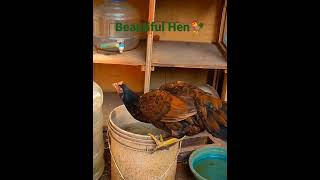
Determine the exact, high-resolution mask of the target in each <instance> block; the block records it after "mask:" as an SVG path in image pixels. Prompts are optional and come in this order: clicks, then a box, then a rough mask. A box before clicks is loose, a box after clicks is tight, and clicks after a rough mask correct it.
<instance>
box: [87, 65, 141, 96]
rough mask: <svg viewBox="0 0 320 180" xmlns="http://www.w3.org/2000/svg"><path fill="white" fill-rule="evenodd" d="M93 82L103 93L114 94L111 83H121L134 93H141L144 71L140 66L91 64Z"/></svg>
mask: <svg viewBox="0 0 320 180" xmlns="http://www.w3.org/2000/svg"><path fill="white" fill-rule="evenodd" d="M93 80H94V81H95V82H96V83H98V84H99V86H100V87H101V88H102V90H103V92H115V89H114V88H113V86H112V83H114V82H119V81H123V82H124V83H126V84H128V86H130V88H131V89H132V90H133V91H135V92H143V87H144V86H143V85H144V71H141V67H140V66H125V65H111V64H110V65H109V64H93Z"/></svg>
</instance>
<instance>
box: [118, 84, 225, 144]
mask: <svg viewBox="0 0 320 180" xmlns="http://www.w3.org/2000/svg"><path fill="white" fill-rule="evenodd" d="M113 86H114V87H115V89H116V91H117V93H118V94H119V96H120V98H121V99H122V101H123V103H124V105H125V106H126V108H127V110H128V111H129V113H130V114H131V115H132V116H133V117H134V118H135V119H136V120H138V121H141V122H145V123H151V124H153V125H154V126H155V127H157V128H159V129H162V130H164V131H167V132H169V133H170V134H171V136H172V137H173V138H172V139H169V140H167V141H163V138H162V136H161V135H160V141H159V140H158V139H157V138H156V137H155V136H154V135H152V134H150V133H149V135H150V136H151V138H153V140H154V141H155V142H156V144H157V147H156V148H155V150H156V149H159V148H163V147H167V146H169V145H171V144H174V143H176V142H178V141H180V140H181V139H182V138H183V137H184V136H185V135H187V136H192V135H195V134H198V133H200V132H202V131H204V130H207V131H208V132H209V133H211V134H212V135H214V136H216V137H218V138H221V139H224V140H226V138H227V106H226V103H223V102H222V101H221V100H220V99H218V98H215V97H214V96H212V95H211V94H209V93H207V92H205V91H203V90H201V89H200V88H198V87H196V86H193V85H191V84H187V83H185V82H182V81H177V82H173V83H168V84H165V85H163V86H161V87H160V88H159V89H158V90H153V91H150V92H148V93H146V94H143V95H142V96H138V95H137V94H136V93H134V92H133V91H132V90H130V89H129V87H128V86H127V85H126V84H123V82H118V83H114V84H113Z"/></svg>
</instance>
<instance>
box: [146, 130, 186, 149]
mask: <svg viewBox="0 0 320 180" xmlns="http://www.w3.org/2000/svg"><path fill="white" fill-rule="evenodd" d="M148 136H150V137H151V138H152V139H153V140H154V141H155V143H156V144H157V146H156V147H155V148H154V149H153V152H154V151H156V150H158V149H164V148H167V147H169V146H170V145H173V144H175V143H177V142H179V141H182V140H183V138H184V137H182V138H180V139H177V138H171V139H168V140H166V141H163V137H162V135H161V134H160V140H158V139H157V138H156V137H155V136H154V135H153V134H151V133H148Z"/></svg>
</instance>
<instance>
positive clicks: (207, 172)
mask: <svg viewBox="0 0 320 180" xmlns="http://www.w3.org/2000/svg"><path fill="white" fill-rule="evenodd" d="M189 167H190V169H191V171H192V173H193V174H194V176H195V177H196V178H197V179H198V180H226V179H227V150H226V149H225V148H222V147H214V146H210V145H209V146H205V147H203V148H200V149H198V150H196V151H194V152H193V153H192V154H191V155H190V157H189Z"/></svg>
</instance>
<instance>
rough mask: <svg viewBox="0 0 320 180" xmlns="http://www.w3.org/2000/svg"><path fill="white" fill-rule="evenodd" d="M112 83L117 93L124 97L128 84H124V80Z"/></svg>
mask: <svg viewBox="0 0 320 180" xmlns="http://www.w3.org/2000/svg"><path fill="white" fill-rule="evenodd" d="M112 85H113V87H114V88H115V89H116V92H117V94H118V95H119V96H120V97H121V98H123V92H124V87H125V86H126V85H125V84H123V81H120V82H117V83H113V84H112Z"/></svg>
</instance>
